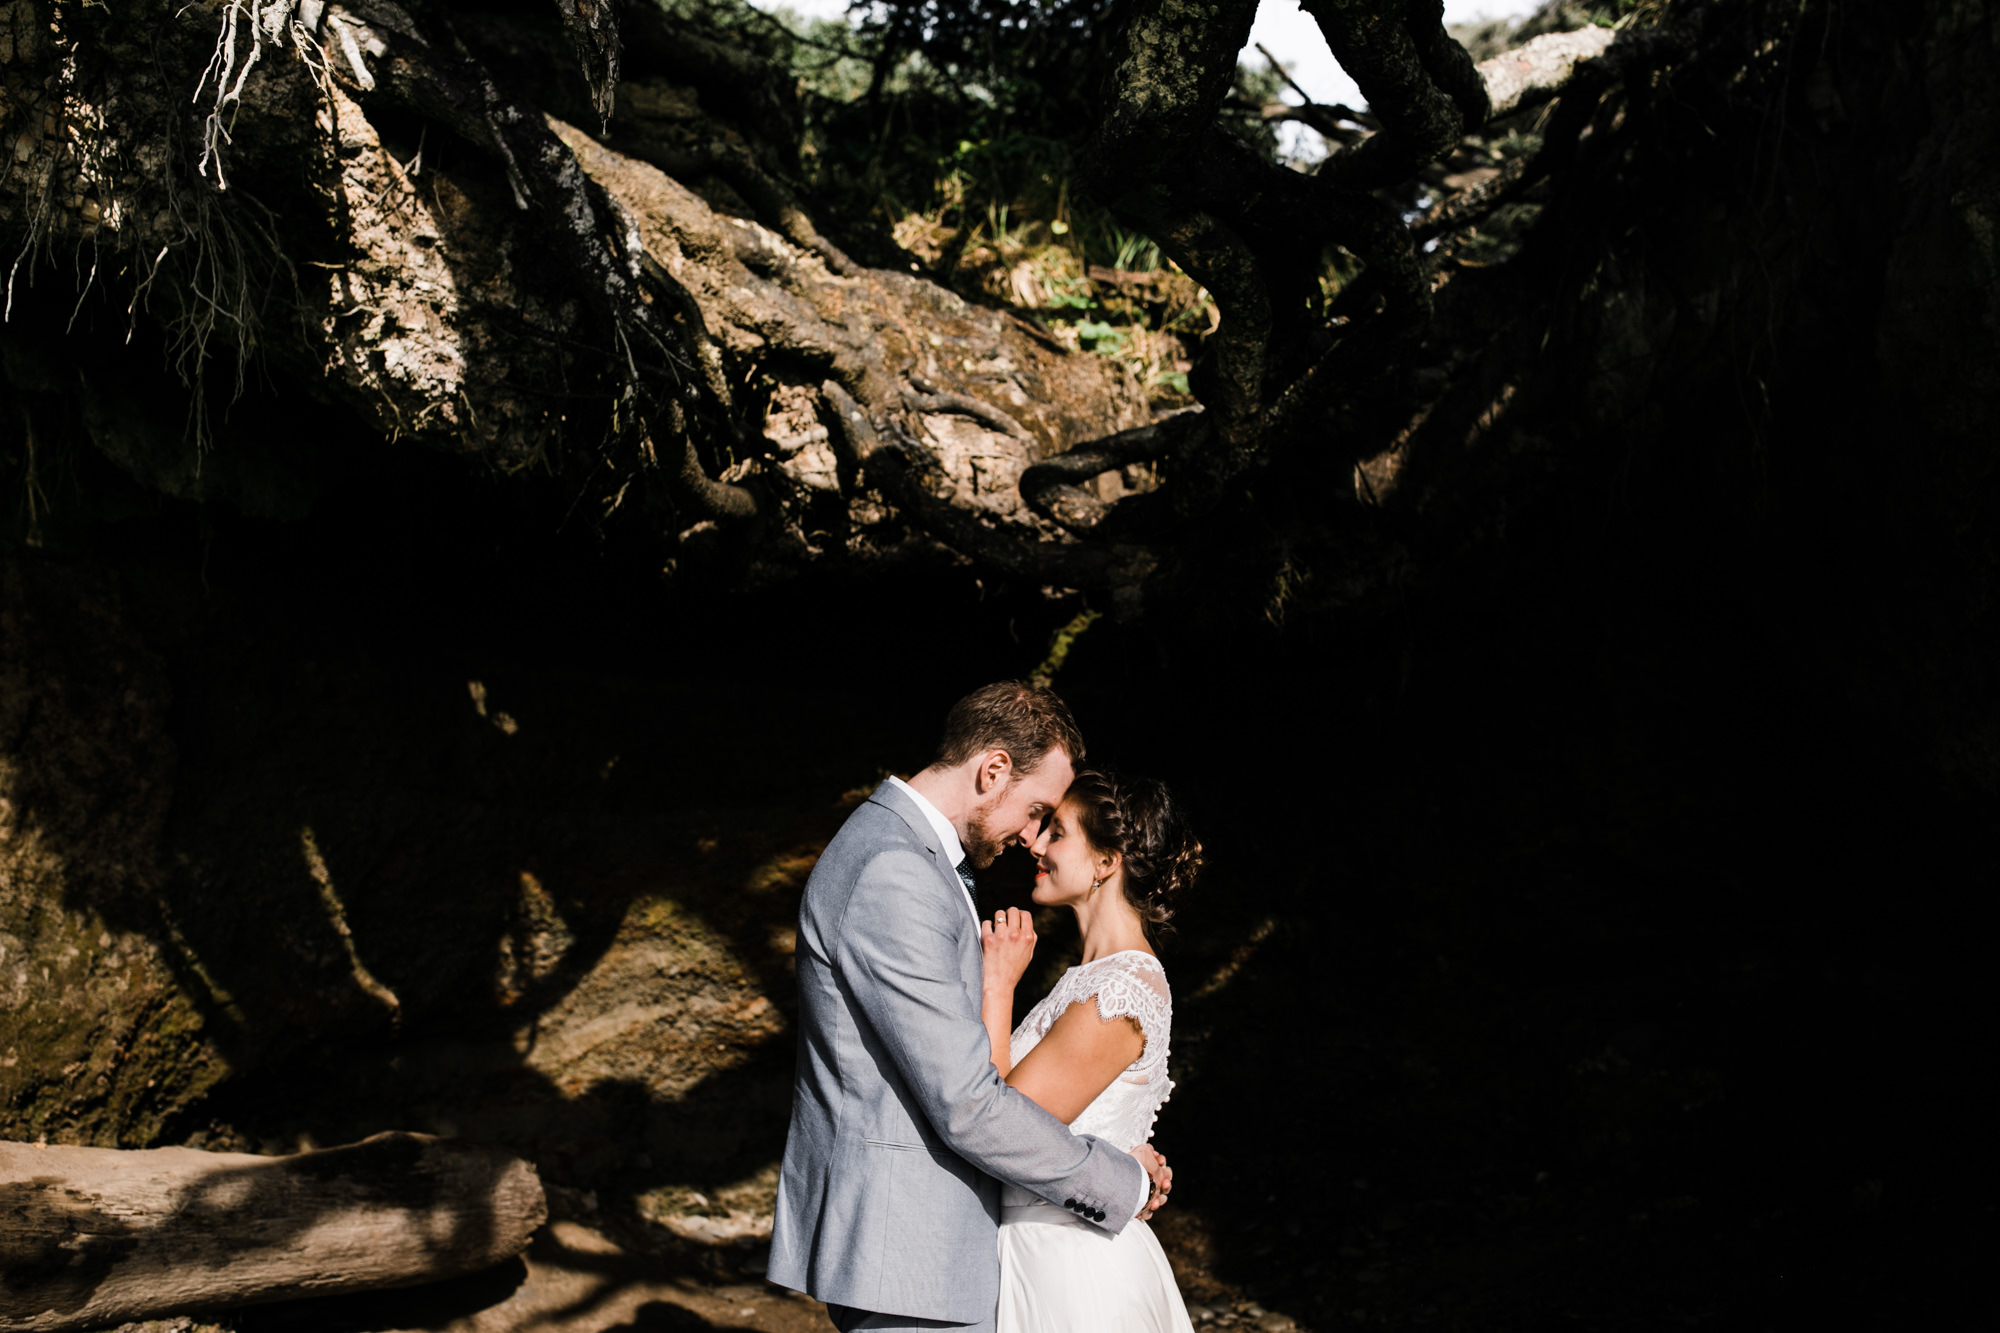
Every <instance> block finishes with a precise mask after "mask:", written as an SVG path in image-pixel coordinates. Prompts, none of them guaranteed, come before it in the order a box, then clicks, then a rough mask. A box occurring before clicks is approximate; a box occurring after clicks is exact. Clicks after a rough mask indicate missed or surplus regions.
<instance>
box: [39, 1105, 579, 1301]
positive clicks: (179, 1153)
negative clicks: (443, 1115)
mask: <svg viewBox="0 0 2000 1333" xmlns="http://www.w3.org/2000/svg"><path fill="white" fill-rule="evenodd" d="M546 1216H547V1207H546V1204H545V1202H544V1200H543V1197H542V1186H541V1181H540V1180H539V1179H538V1178H537V1176H536V1174H535V1168H534V1167H532V1166H530V1165H529V1164H528V1163H526V1162H523V1161H521V1160H520V1159H519V1158H517V1157H513V1156H510V1155H508V1154H506V1153H503V1152H498V1151H493V1150H489V1149H480V1148H470V1147H466V1146H463V1145H460V1144H456V1143H452V1142H449V1141H446V1140H441V1139H434V1138H430V1137H428V1136H426V1135H420V1134H377V1135H376V1136H374V1137H373V1138H370V1139H366V1140H363V1141H362V1142H360V1143H356V1144H350V1145H348V1146H346V1147H341V1148H329V1149H326V1150H324V1151H321V1152H308V1153H300V1154H298V1155H297V1156H292V1157H255V1156H250V1155H247V1154H241V1153H209V1152H200V1151H197V1150H195V1149H192V1148H155V1149H149V1150H144V1151H119V1150H115V1149H108V1148H61V1147H37V1146H35V1145H33V1144H23V1143H0V1329H4V1330H24V1331H25V1330H36V1331H39V1330H54V1329H81V1328H98V1327H103V1326H105V1325H113V1324H118V1323H120V1322H123V1321H126V1320H133V1319H146V1318H153V1317H158V1316H161V1315H167V1314H174V1313H179V1312H184V1311H190V1310H209V1309H218V1308H224V1307H228V1306H235V1305H249V1304H255V1303H257V1302H262V1301H273V1300H283V1299H287V1298H290V1297H297V1296H309V1295H331V1294H334V1293H339V1292H352V1291H367V1290H374V1289H378V1288H385V1287H402V1286H412V1285H415V1284H417V1283H422V1282H430V1281H434V1280H437V1279H440V1278H447V1277H453V1276H457V1275H459V1274H463V1273H470V1272H475V1271H477V1270H479V1269H482V1268H486V1267H488V1266H490V1265H492V1264H496V1263H499V1262H501V1261H502V1260H505V1259H509V1258H512V1257H513V1256H515V1255H517V1254H519V1253H520V1252H521V1251H522V1250H523V1249H525V1248H526V1247H527V1244H528V1239H529V1237H530V1236H532V1235H533V1234H534V1232H535V1229H536V1228H537V1227H539V1226H540V1225H541V1224H542V1222H543V1220H544V1219H545V1218H546Z"/></svg>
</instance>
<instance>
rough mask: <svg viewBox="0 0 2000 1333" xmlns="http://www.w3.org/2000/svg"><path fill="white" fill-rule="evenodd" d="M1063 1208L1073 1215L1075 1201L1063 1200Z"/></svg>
mask: <svg viewBox="0 0 2000 1333" xmlns="http://www.w3.org/2000/svg"><path fill="white" fill-rule="evenodd" d="M1063 1207H1065V1208H1067V1209H1069V1210H1070V1211H1071V1212H1072V1213H1073V1212H1075V1211H1076V1200H1075V1199H1064V1200H1063Z"/></svg>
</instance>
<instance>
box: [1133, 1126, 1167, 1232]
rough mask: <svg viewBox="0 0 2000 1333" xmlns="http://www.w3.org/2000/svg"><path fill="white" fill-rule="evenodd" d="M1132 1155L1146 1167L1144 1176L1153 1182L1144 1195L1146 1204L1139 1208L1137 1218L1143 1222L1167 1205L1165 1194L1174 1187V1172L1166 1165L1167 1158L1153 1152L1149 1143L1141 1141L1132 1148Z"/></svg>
mask: <svg viewBox="0 0 2000 1333" xmlns="http://www.w3.org/2000/svg"><path fill="white" fill-rule="evenodd" d="M1132 1156H1133V1157H1135V1158H1137V1159H1138V1162H1139V1165H1140V1166H1143V1167H1145V1168H1146V1177H1147V1179H1149V1180H1151V1181H1152V1182H1153V1188H1152V1191H1151V1192H1150V1193H1149V1194H1148V1195H1147V1196H1146V1206H1145V1207H1144V1208H1142V1209H1140V1210H1139V1220H1140V1221H1141V1222H1145V1221H1148V1220H1150V1219H1151V1218H1152V1216H1153V1214H1154V1213H1157V1212H1159V1211H1160V1209H1162V1208H1164V1207H1166V1206H1167V1195H1169V1194H1171V1193H1172V1192H1173V1188H1174V1173H1173V1169H1172V1168H1171V1167H1169V1166H1168V1165H1167V1159H1166V1158H1164V1157H1162V1156H1160V1154H1158V1153H1156V1152H1154V1151H1153V1145H1152V1144H1150V1143H1142V1144H1140V1145H1139V1146H1138V1147H1136V1148H1134V1149H1132Z"/></svg>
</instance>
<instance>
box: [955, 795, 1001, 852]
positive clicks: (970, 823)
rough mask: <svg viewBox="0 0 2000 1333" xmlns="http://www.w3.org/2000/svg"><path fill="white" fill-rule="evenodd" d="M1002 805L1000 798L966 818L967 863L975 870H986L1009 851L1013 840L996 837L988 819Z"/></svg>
mask: <svg viewBox="0 0 2000 1333" xmlns="http://www.w3.org/2000/svg"><path fill="white" fill-rule="evenodd" d="M999 805H1000V798H999V797H997V796H996V797H994V798H993V800H992V801H990V802H988V803H987V804H985V805H982V806H980V807H978V808H977V809H975V810H974V811H973V812H972V813H971V814H969V815H967V816H966V818H965V863H966V864H967V865H969V866H971V867H972V868H973V869H974V870H984V869H986V867H988V866H990V865H992V864H993V858H995V857H997V856H998V855H1000V853H1002V852H1004V851H1006V850H1007V843H1008V842H1009V841H1010V840H1011V839H1010V838H1009V837H1008V836H1007V835H999V836H996V835H995V834H994V832H993V826H992V824H991V823H989V822H988V817H989V816H991V815H992V813H993V811H994V810H995V809H997V808H998V807H999Z"/></svg>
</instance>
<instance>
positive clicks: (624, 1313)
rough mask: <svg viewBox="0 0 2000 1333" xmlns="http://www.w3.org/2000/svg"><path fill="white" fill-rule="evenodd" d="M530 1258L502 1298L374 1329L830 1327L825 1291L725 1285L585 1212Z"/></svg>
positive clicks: (546, 1332) (546, 1234)
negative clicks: (584, 1219) (667, 1260)
mask: <svg viewBox="0 0 2000 1333" xmlns="http://www.w3.org/2000/svg"><path fill="white" fill-rule="evenodd" d="M525 1258H526V1264H527V1275H526V1277H525V1279H524V1280H522V1281H521V1283H520V1285H519V1286H517V1287H515V1288H514V1290H513V1291H512V1293H511V1294H509V1295H507V1296H506V1297H505V1298H504V1299H502V1300H498V1301H495V1302H494V1303H492V1304H489V1305H486V1306H484V1308H481V1309H477V1310H473V1311H471V1312H469V1313H465V1314H462V1315H459V1316H458V1317H455V1318H450V1319H447V1320H445V1321H442V1322H433V1321H432V1320H431V1319H428V1318H426V1319H424V1321H423V1322H420V1323H412V1324H403V1325H397V1326H395V1327H393V1328H391V1327H388V1326H383V1327H380V1328H379V1330H377V1333H614V1331H616V1330H634V1331H635V1333H636V1331H638V1330H646V1331H647V1333H655V1331H658V1333H664V1331H665V1330H670V1329H690V1330H692V1329H757V1330H762V1331H764V1333H830V1330H831V1329H832V1327H833V1325H832V1324H831V1323H830V1322H829V1321H828V1319H827V1317H826V1307H825V1306H823V1305H821V1304H820V1303H819V1302H818V1301H815V1300H810V1299H808V1298H806V1297H804V1296H800V1295H798V1294H796V1293H794V1292H789V1291H785V1290H783V1289H781V1288H779V1287H775V1286H772V1285H771V1284H769V1283H765V1282H759V1283H756V1284H754V1285H752V1284H749V1283H737V1284H733V1285H722V1286H718V1285H715V1284H713V1283H710V1282H704V1281H702V1280H700V1279H699V1278H695V1277H690V1276H681V1275H675V1274H673V1273H670V1272H668V1271H666V1270H665V1268H664V1266H663V1265H662V1264H661V1263H660V1261H658V1260H657V1259H653V1258H649V1257H647V1256H643V1255H634V1254H631V1253H628V1252H627V1251H625V1250H623V1249H621V1248H620V1247H619V1246H618V1245H617V1244H616V1243H614V1242H613V1241H612V1240H611V1239H610V1238H608V1237H607V1236H605V1235H604V1234H603V1233H602V1232H600V1231H596V1230H594V1229H592V1228H590V1227H587V1226H584V1225H583V1224H581V1223H579V1222H555V1223H553V1224H551V1225H550V1226H548V1227H546V1228H544V1229H543V1230H542V1232H541V1234H540V1235H538V1236H537V1237H536V1238H535V1242H534V1244H533V1245H532V1246H530V1247H529V1249H528V1253H527V1255H526V1256H525ZM468 1294H470V1293H468ZM246 1333H248V1331H247V1329H246Z"/></svg>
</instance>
